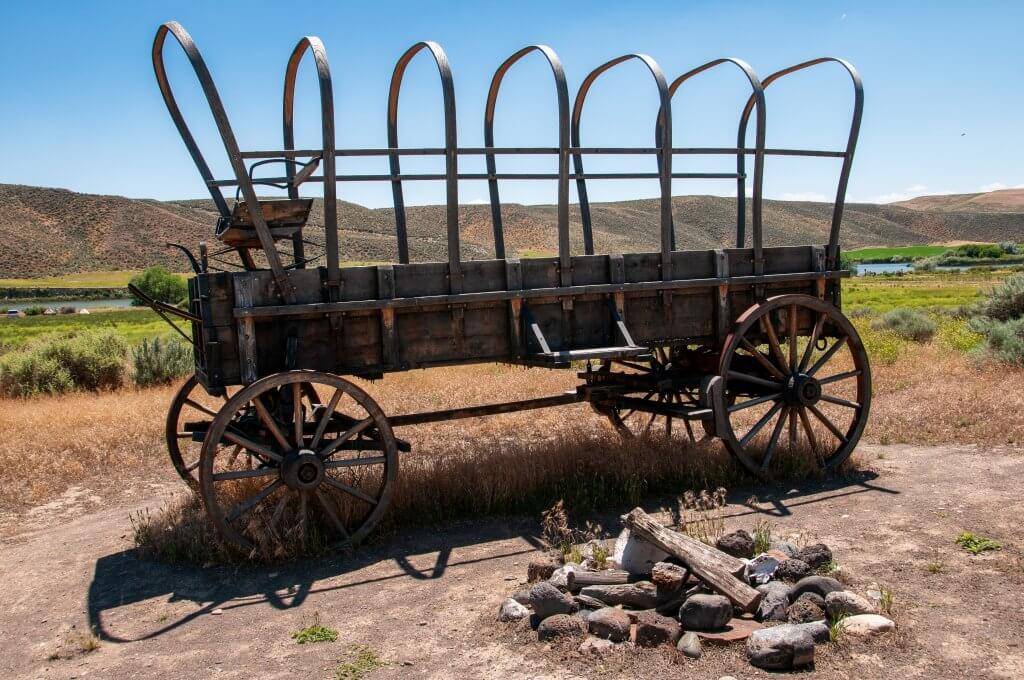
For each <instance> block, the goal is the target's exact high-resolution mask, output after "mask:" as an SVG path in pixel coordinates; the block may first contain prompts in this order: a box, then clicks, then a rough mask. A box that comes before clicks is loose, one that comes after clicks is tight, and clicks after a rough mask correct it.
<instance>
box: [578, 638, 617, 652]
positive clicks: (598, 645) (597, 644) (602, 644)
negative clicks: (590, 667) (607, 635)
mask: <svg viewBox="0 0 1024 680" xmlns="http://www.w3.org/2000/svg"><path fill="white" fill-rule="evenodd" d="M612 649H615V643H614V642H612V641H611V640H605V639H603V638H596V637H594V636H592V635H588V636H587V639H586V640H584V641H583V642H581V643H580V646H579V648H578V650H577V651H579V653H580V654H594V655H595V656H602V655H604V654H605V653H607V652H609V651H611V650H612Z"/></svg>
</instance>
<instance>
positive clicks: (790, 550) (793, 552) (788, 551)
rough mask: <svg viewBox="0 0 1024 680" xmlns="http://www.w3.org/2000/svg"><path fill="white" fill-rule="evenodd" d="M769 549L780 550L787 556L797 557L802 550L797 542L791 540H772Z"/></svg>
mask: <svg viewBox="0 0 1024 680" xmlns="http://www.w3.org/2000/svg"><path fill="white" fill-rule="evenodd" d="M769 550H778V551H779V552H781V553H785V555H786V556H787V557H796V556H797V553H799V552H800V548H798V547H796V544H795V543H790V542H789V541H772V543H771V547H770V548H769Z"/></svg>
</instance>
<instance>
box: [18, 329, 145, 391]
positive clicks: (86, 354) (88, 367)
mask: <svg viewBox="0 0 1024 680" xmlns="http://www.w3.org/2000/svg"><path fill="white" fill-rule="evenodd" d="M127 354H128V344H127V343H126V342H125V340H124V338H122V337H121V336H120V335H118V334H117V333H116V332H115V331H113V330H91V331H85V332H79V333H76V334H74V335H56V336H53V335H51V336H43V337H41V338H39V339H37V340H35V341H34V342H32V343H30V344H29V345H27V346H25V347H24V348H22V349H19V350H17V351H14V352H10V353H8V354H5V355H4V356H3V357H0V393H2V394H5V395H8V396H15V397H31V396H36V395H39V394H59V393H61V392H67V391H69V390H72V389H84V390H98V389H109V388H114V387H118V386H120V385H121V383H122V380H123V374H124V360H125V357H126V355H127Z"/></svg>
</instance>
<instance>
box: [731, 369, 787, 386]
mask: <svg viewBox="0 0 1024 680" xmlns="http://www.w3.org/2000/svg"><path fill="white" fill-rule="evenodd" d="M728 376H729V379H730V380H740V381H742V382H746V383H750V384H752V385H760V386H761V387H770V388H772V389H775V390H777V389H779V388H780V387H782V384H781V383H778V382H775V381H774V380H766V379H765V378H758V377H757V376H756V375H749V374H747V373H740V372H739V371H729V373H728Z"/></svg>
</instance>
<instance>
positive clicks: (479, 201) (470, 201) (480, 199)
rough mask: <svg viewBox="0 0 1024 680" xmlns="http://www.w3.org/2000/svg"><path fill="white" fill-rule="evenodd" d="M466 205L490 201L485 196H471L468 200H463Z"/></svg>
mask: <svg viewBox="0 0 1024 680" xmlns="http://www.w3.org/2000/svg"><path fill="white" fill-rule="evenodd" d="M464 203H465V204H466V205H487V204H488V203H490V201H488V200H487V199H486V198H479V197H478V198H471V199H469V200H468V201H464Z"/></svg>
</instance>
